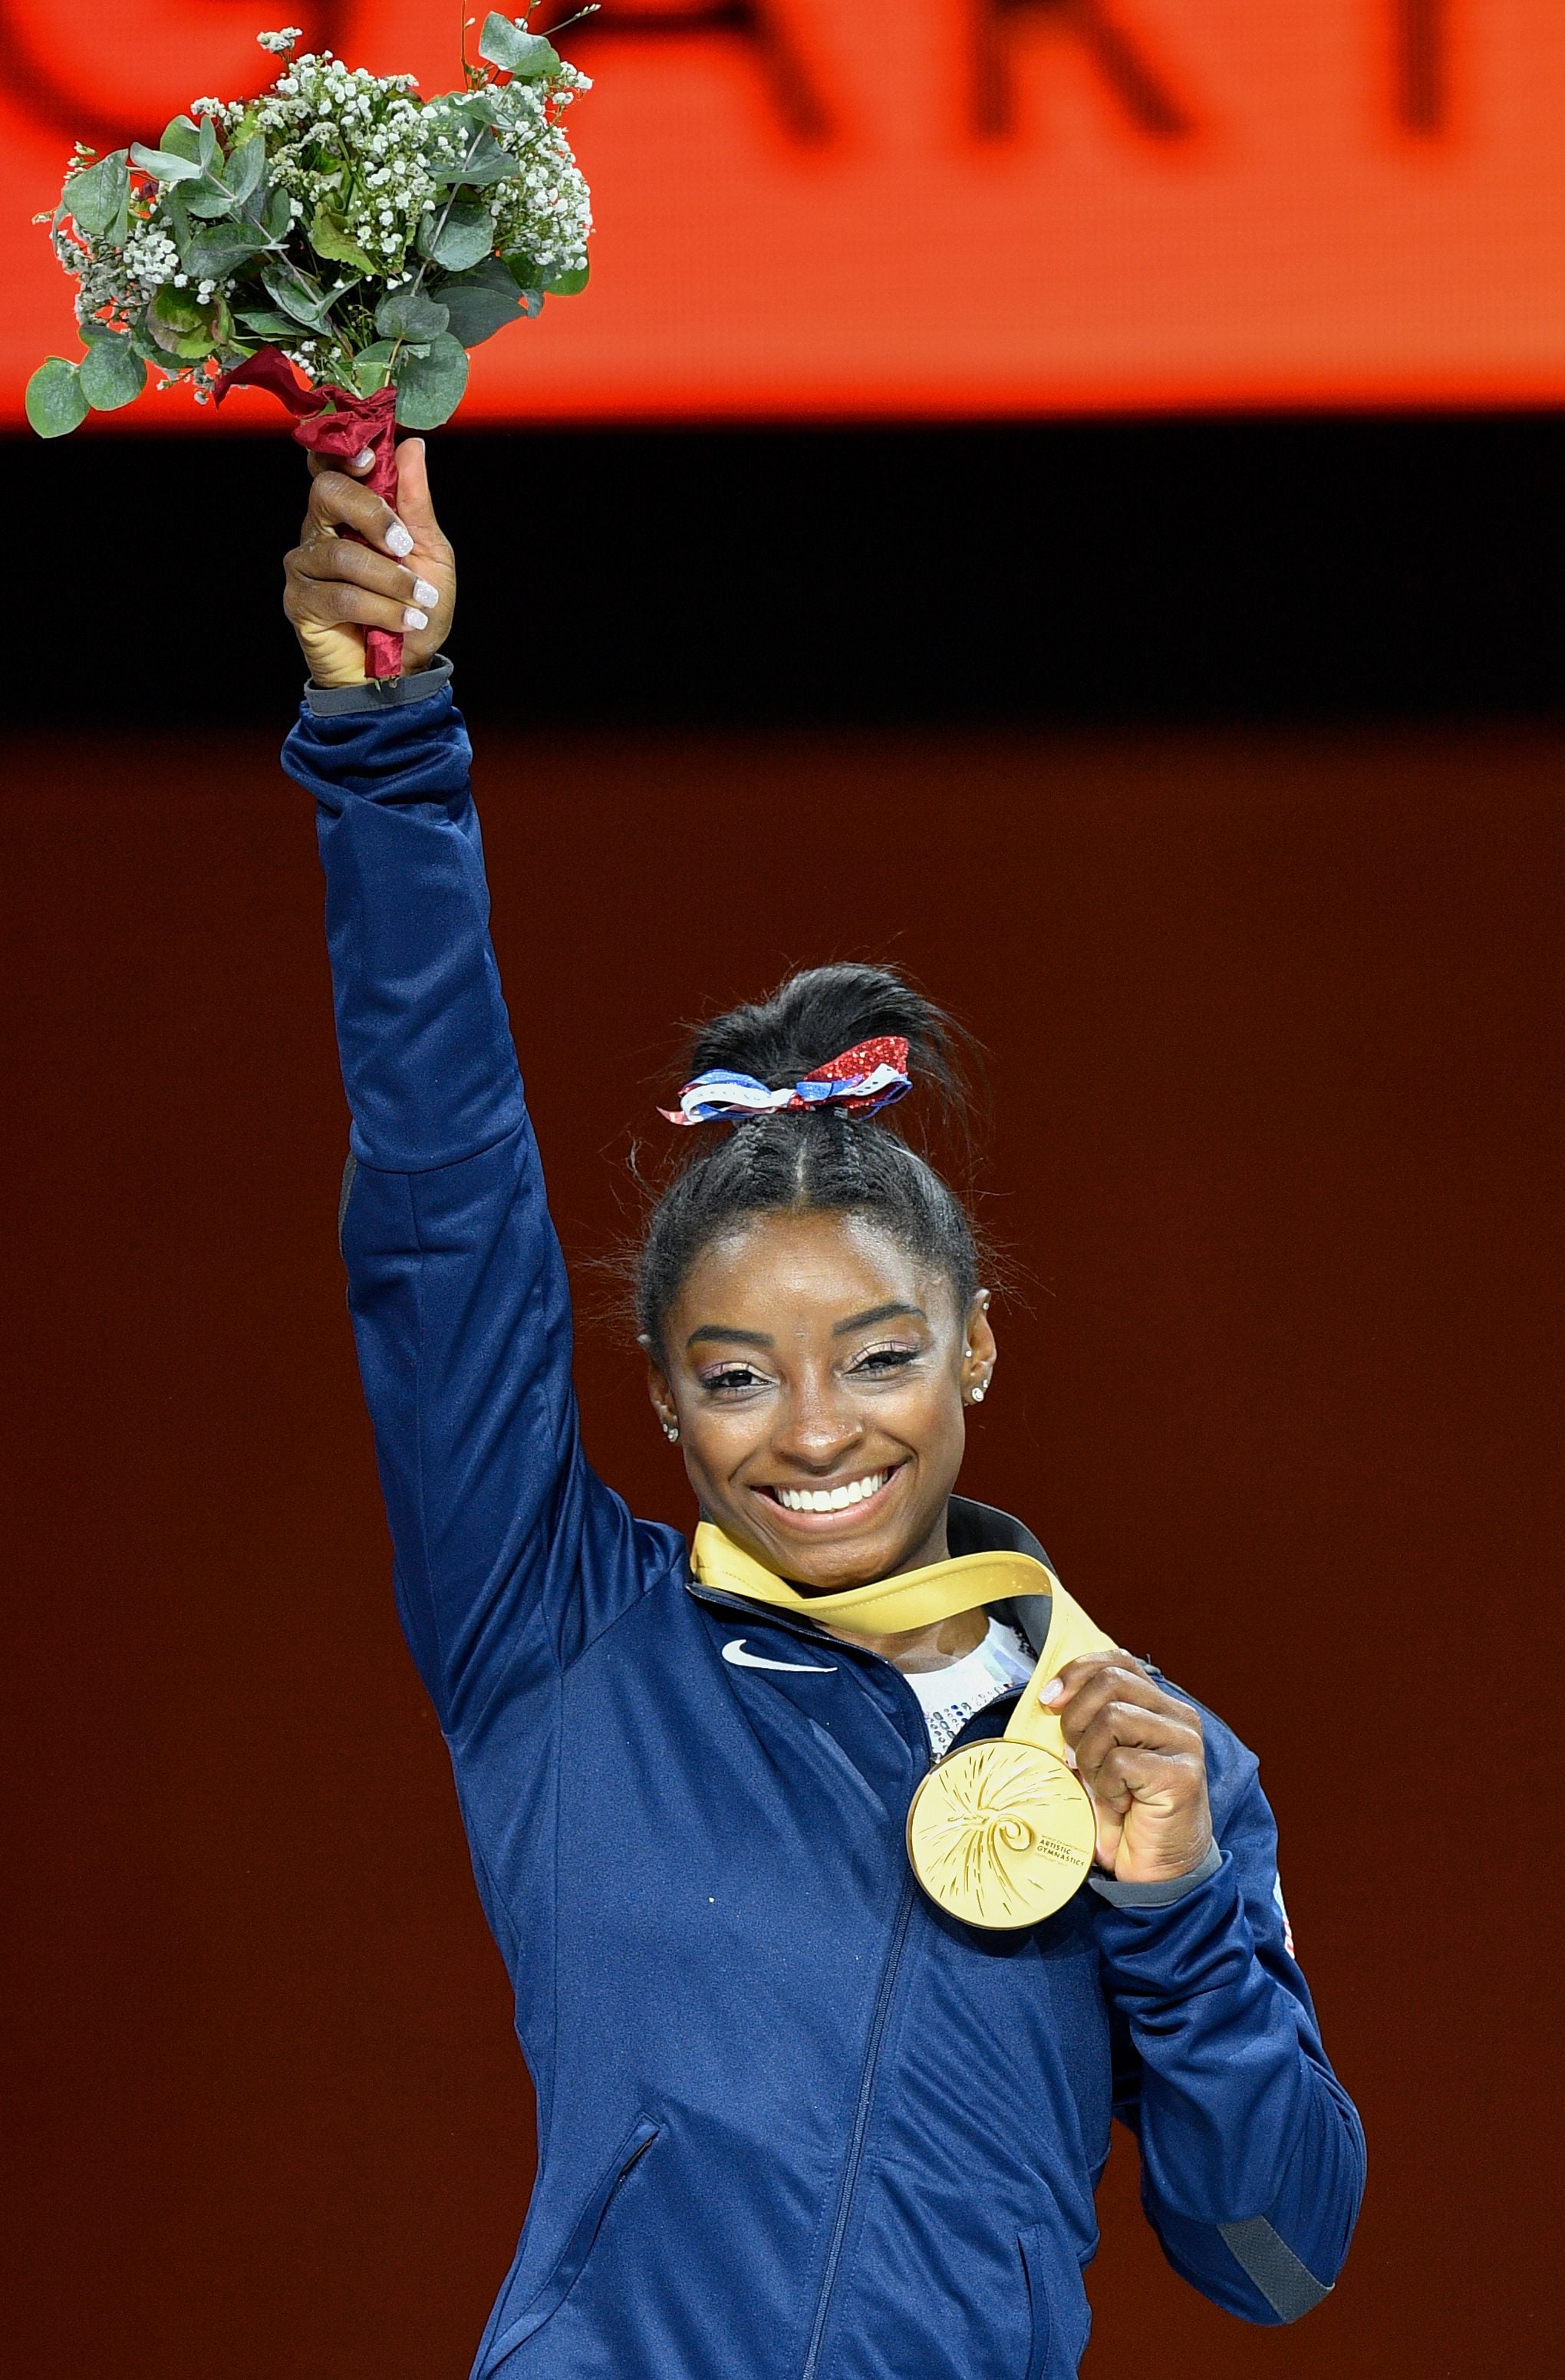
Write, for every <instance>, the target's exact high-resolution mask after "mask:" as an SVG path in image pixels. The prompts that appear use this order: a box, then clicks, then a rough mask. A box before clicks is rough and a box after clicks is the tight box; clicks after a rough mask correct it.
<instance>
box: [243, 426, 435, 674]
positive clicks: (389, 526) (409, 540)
mask: <svg viewBox="0 0 1565 2380" xmlns="http://www.w3.org/2000/svg"><path fill="white" fill-rule="evenodd" d="M396 466H397V497H396V510H395V512H393V510H392V508H391V506H390V505H389V504H383V503H382V500H381V498H380V497H379V496H374V495H371V494H370V491H369V489H368V488H363V487H360V486H359V485H358V481H357V480H355V479H354V478H353V477H352V476H351V471H350V470H343V469H341V468H338V467H337V466H336V465H334V464H328V463H326V462H323V461H322V460H321V458H320V457H319V456H316V455H311V457H310V462H309V468H310V477H311V481H312V485H311V487H310V491H309V511H308V512H307V513H306V514H305V516H304V528H303V531H302V533H301V534H300V538H299V541H298V543H297V545H296V546H295V548H294V550H293V552H292V553H290V554H289V555H288V557H287V560H286V562H285V565H284V568H285V573H286V577H287V589H286V592H285V595H284V598H283V609H284V611H285V613H287V615H288V619H289V620H290V622H291V623H292V625H293V631H294V634H295V636H296V637H297V638H298V640H299V644H300V646H301V647H302V648H303V650H304V657H305V659H306V661H307V662H309V674H310V676H311V677H312V678H313V680H314V682H315V684H316V685H317V686H358V685H360V684H361V683H362V681H363V678H364V631H365V629H366V628H389V629H391V630H392V631H393V632H394V634H400V635H401V636H402V637H403V639H404V643H403V648H402V670H403V675H404V676H405V677H406V676H407V675H409V674H411V673H412V672H413V671H414V670H420V669H427V668H428V667H429V664H430V662H431V660H432V659H433V657H434V655H435V654H436V653H437V652H439V650H440V649H441V647H442V645H443V643H444V642H445V639H446V637H448V636H449V635H450V633H451V615H452V613H453V612H454V611H455V608H456V558H455V554H454V553H452V551H451V547H450V545H449V544H448V543H447V541H446V540H445V539H444V538H443V536H442V534H441V528H440V523H439V522H438V521H437V520H436V518H435V514H434V506H433V505H432V504H431V502H430V481H429V474H428V469H427V466H426V463H425V456H424V442H423V440H422V439H421V438H409V439H406V440H405V441H404V443H403V444H401V445H400V446H399V447H398V448H397V450H396ZM345 528H352V529H357V530H358V533H359V535H360V536H361V537H364V538H367V539H368V540H369V543H368V544H367V545H359V544H358V543H357V542H356V541H355V540H353V539H351V538H346V537H344V536H342V535H341V531H342V530H343V529H345Z"/></svg>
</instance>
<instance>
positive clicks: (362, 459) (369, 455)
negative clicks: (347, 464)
mask: <svg viewBox="0 0 1565 2380" xmlns="http://www.w3.org/2000/svg"><path fill="white" fill-rule="evenodd" d="M374 459H375V450H374V448H373V446H364V447H361V448H360V449H359V451H358V454H357V455H355V456H354V458H353V468H354V469H355V470H356V471H367V470H368V469H369V468H370V464H371V463H372V462H373V461H374Z"/></svg>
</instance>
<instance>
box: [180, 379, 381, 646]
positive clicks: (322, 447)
mask: <svg viewBox="0 0 1565 2380" xmlns="http://www.w3.org/2000/svg"><path fill="white" fill-rule="evenodd" d="M232 388H263V389H264V390H265V391H266V393H267V395H269V396H274V397H276V398H277V399H278V401H279V403H281V404H283V405H285V406H286V407H287V408H288V411H289V412H290V413H291V414H293V415H294V416H295V421H294V436H295V437H296V438H297V440H298V443H299V444H300V445H301V446H309V447H311V448H312V449H313V450H314V452H315V453H316V454H317V455H331V456H333V457H334V458H336V459H340V460H342V461H345V462H347V461H351V460H352V458H353V456H354V455H361V454H362V453H363V452H364V449H365V448H366V446H368V447H369V449H370V453H371V454H372V455H374V457H375V463H374V468H373V469H372V470H369V471H366V472H365V473H364V474H363V476H362V477H361V478H360V480H359V482H358V484H359V486H360V487H363V488H368V489H369V490H370V493H371V495H376V496H382V497H383V498H384V500H385V502H386V503H387V504H390V505H391V506H392V508H393V510H395V507H396V391H395V390H394V388H389V387H388V388H381V389H377V390H376V392H375V394H374V395H373V396H358V395H355V393H354V391H353V390H352V389H351V388H339V387H338V385H337V383H336V382H335V381H325V382H323V383H321V386H320V387H318V388H301V387H300V386H299V383H298V382H297V380H296V379H295V377H294V370H293V367H292V365H291V364H290V363H289V361H288V359H287V358H286V356H285V354H284V353H283V350H282V348H281V347H262V348H261V349H260V350H259V352H258V353H257V354H255V355H253V356H251V357H250V358H249V361H248V362H247V363H242V364H236V366H235V367H234V369H233V370H232V371H225V372H224V375H223V377H222V379H221V380H220V381H219V382H218V383H217V392H216V393H217V402H218V404H219V405H221V404H222V402H223V400H224V397H225V396H226V395H227V394H228V392H229V390H230V389H232ZM337 534H338V536H339V537H350V538H352V539H353V540H354V543H355V544H356V545H364V544H367V543H368V540H367V539H365V538H361V537H360V536H359V534H358V530H357V529H351V528H345V529H339V530H338V531H337ZM364 674H365V676H366V677H400V675H401V674H402V638H401V637H399V636H397V635H396V634H395V633H394V631H393V630H392V629H390V628H366V629H365V631H364Z"/></svg>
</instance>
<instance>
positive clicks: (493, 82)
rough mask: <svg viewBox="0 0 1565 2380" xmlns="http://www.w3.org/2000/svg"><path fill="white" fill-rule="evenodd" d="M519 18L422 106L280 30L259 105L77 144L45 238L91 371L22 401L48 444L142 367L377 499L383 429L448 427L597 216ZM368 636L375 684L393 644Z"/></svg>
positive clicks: (567, 95) (570, 289) (59, 379)
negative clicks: (261, 416) (505, 332)
mask: <svg viewBox="0 0 1565 2380" xmlns="http://www.w3.org/2000/svg"><path fill="white" fill-rule="evenodd" d="M534 5H536V0H534ZM532 13H533V12H532V8H530V7H529V8H528V11H527V14H526V15H524V16H522V17H519V18H510V17H503V16H500V15H499V14H498V13H495V14H491V16H490V17H488V18H486V19H485V22H484V26H483V30H482V31H481V33H480V35H479V58H480V59H481V60H482V61H483V63H482V64H481V65H478V66H473V65H468V64H467V62H466V59H465V60H464V82H465V88H464V89H463V90H461V91H444V92H442V93H441V95H440V96H439V97H438V98H435V99H430V100H424V101H420V100H419V98H418V97H417V95H416V88H415V84H414V80H413V78H412V77H411V76H410V75H372V74H369V73H367V72H366V71H365V70H364V69H363V68H362V67H359V68H357V69H354V70H350V69H349V68H348V67H346V66H344V65H343V64H342V62H341V60H340V59H337V58H334V56H333V55H332V54H331V52H330V51H329V50H323V51H321V53H320V55H304V56H300V57H296V56H295V55H294V51H295V49H296V47H297V42H298V41H299V39H300V34H299V30H298V28H297V26H290V27H288V28H287V29H285V30H284V31H281V32H276V33H262V34H261V35H260V36H259V40H260V42H261V48H262V49H263V50H267V51H270V52H271V53H272V55H273V56H274V57H276V58H277V60H278V61H279V68H280V70H279V73H278V76H277V79H276V80H275V82H274V83H273V85H272V87H271V88H270V90H268V91H263V92H262V93H261V96H260V97H259V98H258V99H249V100H231V101H224V100H219V99H198V100H197V101H195V102H194V103H193V104H192V106H191V109H190V112H189V114H188V115H176V117H175V119H174V121H173V123H172V124H170V125H169V126H168V127H167V128H166V129H165V130H164V135H163V138H162V140H160V141H159V143H158V145H157V147H156V148H152V149H150V148H145V147H143V146H142V144H141V143H140V141H137V142H133V143H132V144H131V146H130V147H129V148H128V149H116V150H115V152H114V153H113V154H112V155H110V156H107V157H98V156H96V155H94V153H93V152H91V150H89V149H86V148H84V147H82V146H81V145H80V144H79V145H78V149H77V152H76V154H75V156H74V158H73V159H72V161H71V164H70V166H69V168H68V170H67V176H66V181H65V187H64V188H63V190H62V191H61V194H60V203H59V205H58V207H57V208H56V210H55V213H54V215H53V216H52V217H51V216H47V215H45V216H41V217H39V221H40V222H45V223H48V224H49V225H50V227H51V237H52V239H53V242H54V248H55V255H56V256H57V257H58V258H59V261H60V262H61V264H62V265H63V266H64V267H65V269H66V271H67V273H70V274H71V275H73V277H74V278H75V279H76V281H77V282H78V283H79V289H78V294H77V300H76V318H77V322H78V323H79V327H80V331H81V335H82V339H83V342H84V344H85V347H86V353H85V354H84V355H83V356H82V357H81V358H80V359H79V361H78V362H75V363H72V362H69V361H67V359H66V358H63V357H60V356H52V357H50V358H49V360H48V361H47V362H46V363H45V364H43V365H42V366H41V367H40V369H39V370H37V371H36V372H35V373H34V374H33V376H32V379H31V380H30V382H29V383H28V391H27V413H28V419H29V420H30V422H31V424H32V427H33V428H34V430H36V431H37V432H38V433H39V435H40V437H42V438H59V437H62V436H64V435H65V434H66V432H67V431H72V430H74V429H76V427H77V426H78V424H79V422H81V421H83V420H85V419H86V417H87V415H88V413H89V411H90V410H94V409H95V410H97V411H100V412H104V413H111V412H114V411H115V410H117V408H118V407H121V406H124V405H129V404H130V403H131V402H132V401H133V400H134V399H135V398H136V397H138V396H139V395H140V393H141V391H142V389H143V388H144V387H145V386H146V383H147V371H148V367H149V366H151V367H152V370H154V371H156V372H158V373H160V374H161V375H162V379H161V383H160V384H161V385H162V386H163V387H164V388H167V387H171V386H173V385H174V384H175V383H176V382H180V381H184V382H188V383H189V384H190V386H191V387H192V389H193V391H194V394H195V396H196V399H197V402H198V403H206V402H208V401H210V400H212V399H213V398H215V399H216V400H217V401H218V402H219V403H221V402H222V400H223V398H224V396H225V395H226V394H227V393H228V391H229V389H231V388H233V387H234V386H236V385H238V384H242V383H251V384H253V385H256V386H259V387H261V388H263V389H266V390H268V391H270V392H271V394H273V395H275V396H278V397H280V398H281V399H282V400H283V402H284V403H285V405H286V406H287V407H289V410H290V411H291V412H293V413H294V414H295V415H296V416H297V426H296V428H295V431H294V435H295V436H296V437H297V438H298V439H299V440H300V441H301V442H302V443H304V444H306V445H308V446H312V447H314V448H316V449H317V450H319V451H321V452H324V453H327V454H331V455H358V454H360V453H361V452H362V450H364V449H365V448H366V447H368V448H370V450H371V451H372V452H373V454H374V456H375V465H374V468H373V470H372V472H371V473H370V475H369V478H368V480H367V484H368V485H370V486H371V487H373V488H374V489H375V490H376V492H377V493H379V494H382V495H386V496H390V495H392V494H393V492H394V488H395V457H394V444H395V425H397V424H400V425H401V426H402V427H403V428H405V429H409V430H433V429H435V428H436V427H437V426H438V425H439V424H440V423H441V422H443V421H446V420H449V419H450V417H451V415H452V414H453V413H454V412H455V409H456V407H457V405H458V404H459V402H460V400H461V396H462V392H463V390H464V388H465V387H466V385H467V351H468V349H469V348H471V347H475V346H478V345H479V342H480V341H481V340H484V339H487V338H490V337H491V336H492V335H493V334H494V333H495V332H496V331H499V330H501V329H503V327H504V325H505V324H506V323H507V322H520V321H525V320H527V319H528V318H530V317H532V316H534V315H536V314H538V313H539V312H540V310H541V308H542V305H543V301H544V298H545V297H547V296H555V297H564V296H569V295H572V294H574V293H575V292H576V291H577V290H580V289H582V288H585V286H586V285H587V272H588V267H587V240H588V234H589V233H590V231H591V228H592V215H591V209H590V202H589V199H588V188H587V184H586V182H585V181H584V180H583V178H582V175H581V171H580V168H579V167H578V166H577V164H576V159H575V157H574V156H573V155H572V153H571V147H570V143H569V141H568V140H567V139H566V137H565V134H564V130H563V128H562V126H561V121H560V119H561V116H562V115H563V113H564V109H565V108H566V107H568V106H569V104H570V103H571V101H572V100H573V99H574V98H575V97H576V92H577V91H586V90H588V89H589V88H590V85H589V83H588V79H587V77H586V76H585V75H583V74H579V73H578V72H577V71H576V67H572V66H567V65H566V64H565V62H564V59H562V58H561V56H560V55H559V53H558V52H557V51H556V50H555V49H554V48H553V47H552V43H551V42H548V41H547V40H546V39H545V38H544V37H543V36H542V35H541V34H537V33H533V32H531V31H529V30H528V18H530V16H531V15H532ZM582 13H583V14H587V13H589V12H588V11H586V10H584V11H583V12H582ZM468 21H469V22H471V21H472V20H468ZM554 30H558V28H555V29H554ZM377 638H380V639H381V641H380V646H379V648H377V647H376V639H377ZM370 639H371V648H372V650H371V659H370V671H371V674H374V675H386V674H390V668H391V666H394V662H390V665H389V666H388V660H389V656H388V651H387V649H388V648H392V647H394V646H395V645H396V644H398V643H399V642H400V639H394V638H390V637H385V638H381V632H380V631H378V630H372V631H371V632H370Z"/></svg>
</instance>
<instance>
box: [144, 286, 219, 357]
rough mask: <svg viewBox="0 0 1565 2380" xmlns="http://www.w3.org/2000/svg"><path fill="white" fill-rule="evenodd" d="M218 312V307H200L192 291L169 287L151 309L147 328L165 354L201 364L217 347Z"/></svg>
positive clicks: (149, 309)
mask: <svg viewBox="0 0 1565 2380" xmlns="http://www.w3.org/2000/svg"><path fill="white" fill-rule="evenodd" d="M217 313H218V309H217V308H216V307H215V306H210V305H209V306H202V305H200V304H199V303H198V301H197V299H196V297H195V296H194V293H193V292H192V291H190V290H188V289H175V288H172V287H167V286H165V287H164V288H162V289H160V290H159V291H158V294H157V296H156V297H154V298H153V300H152V304H151V306H150V307H149V308H148V310H147V328H148V330H149V331H150V332H151V334H152V337H153V338H154V339H155V340H156V341H157V343H158V345H159V346H160V347H162V348H163V350H164V354H165V355H171V356H177V357H178V358H179V359H180V361H181V362H182V363H199V362H200V359H201V358H202V357H203V356H210V355H211V353H212V349H213V347H214V346H216V345H217V341H216V340H215V338H214V337H213V336H212V325H213V323H214V322H215V321H216V319H217Z"/></svg>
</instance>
